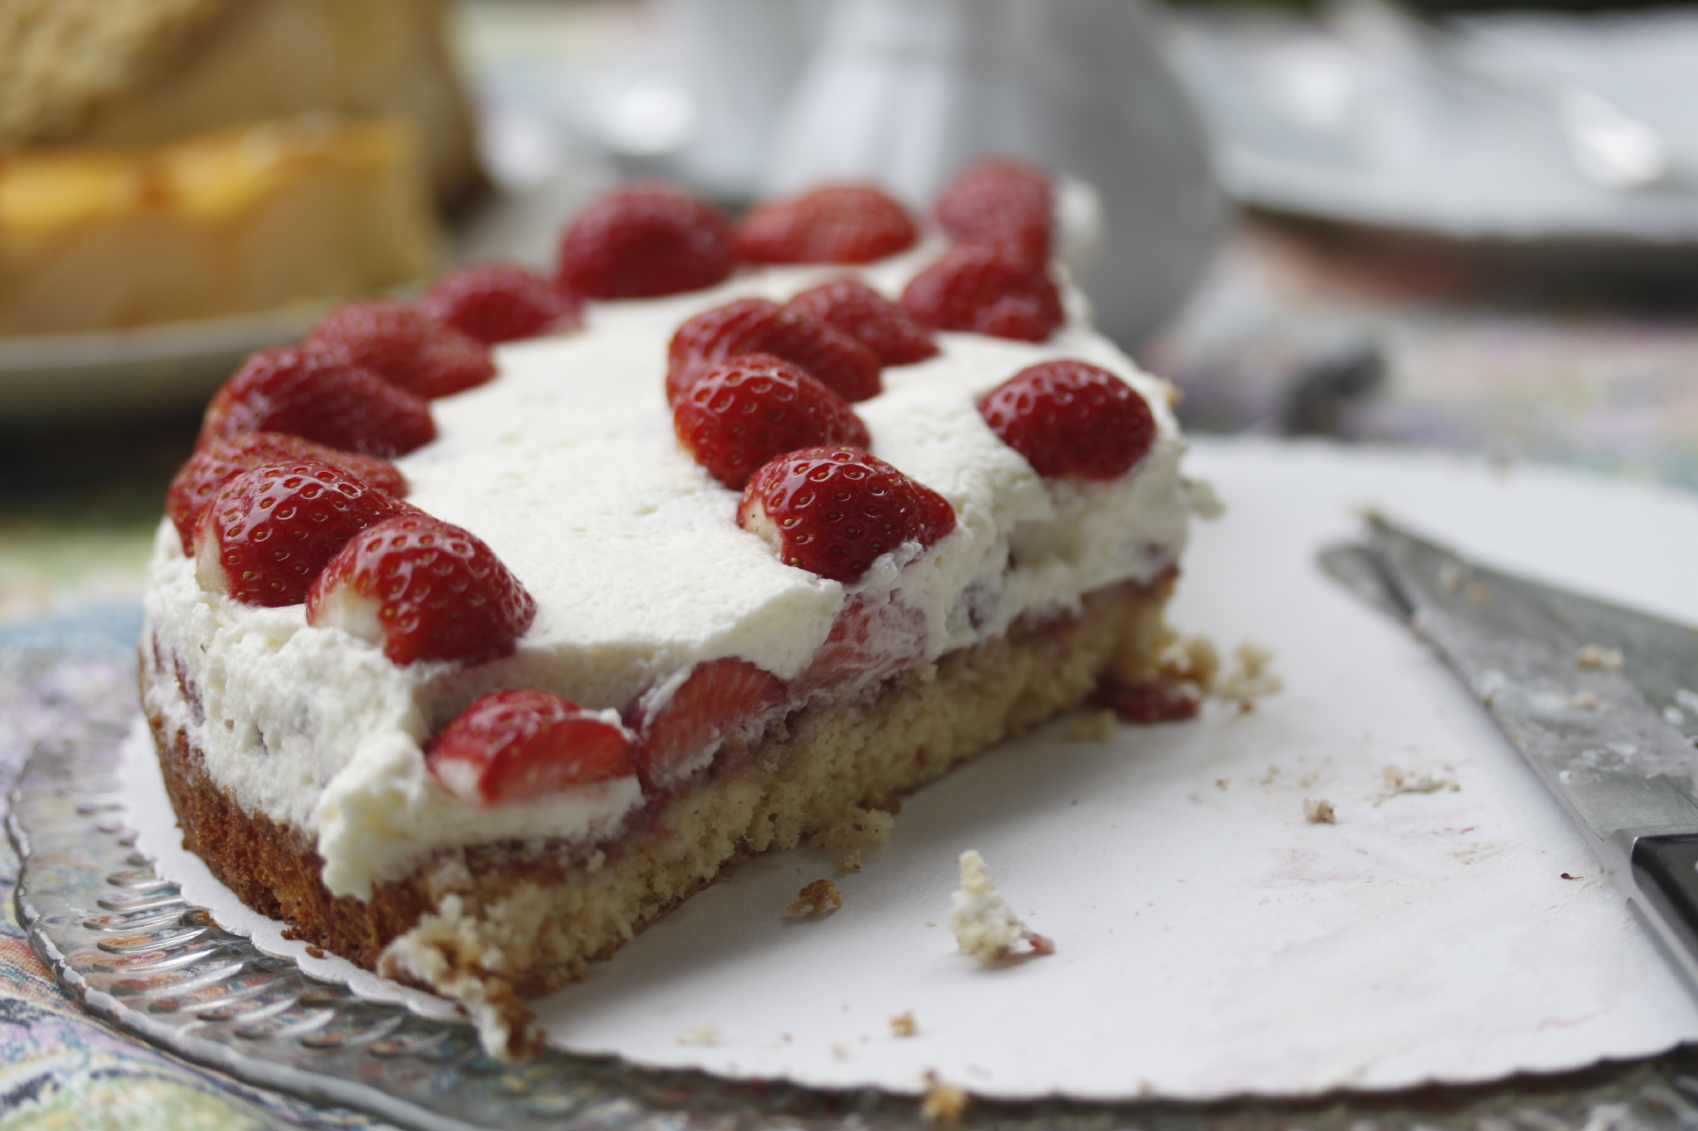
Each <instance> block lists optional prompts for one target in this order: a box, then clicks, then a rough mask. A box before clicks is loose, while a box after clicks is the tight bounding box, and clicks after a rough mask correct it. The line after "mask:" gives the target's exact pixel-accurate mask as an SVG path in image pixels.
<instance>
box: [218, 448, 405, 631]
mask: <svg viewBox="0 0 1698 1131" xmlns="http://www.w3.org/2000/svg"><path fill="white" fill-rule="evenodd" d="M406 505H407V504H405V503H401V502H397V501H396V500H395V499H392V498H390V497H389V496H388V495H386V494H384V493H383V492H382V491H376V490H373V489H372V488H371V487H368V486H367V485H366V484H364V483H362V482H361V481H360V480H358V479H356V478H354V477H353V476H352V475H350V474H348V472H346V471H344V470H343V469H342V468H340V467H337V466H335V465H334V464H329V463H319V462H317V461H315V460H297V461H294V462H291V463H283V464H271V465H267V466H264V467H257V468H254V469H253V470H251V471H244V472H242V473H241V474H240V475H237V476H236V477H235V478H233V479H231V480H230V481H229V482H228V483H226V484H225V485H224V486H223V488H222V489H220V490H219V492H218V493H217V494H216V495H214V496H213V497H212V499H211V500H210V501H209V502H208V503H207V505H206V509H205V510H204V511H203V512H202V513H201V517H200V521H199V523H198V524H197V525H196V527H195V554H194V557H195V577H196V579H197V580H198V581H199V582H200V585H201V588H202V589H205V590H206V591H207V592H210V593H223V594H225V595H226V596H229V597H232V598H234V599H236V600H238V601H241V602H242V603H243V604H247V605H264V606H267V607H276V606H278V605H295V604H299V603H300V602H301V601H303V600H305V599H306V596H307V590H308V588H309V587H310V586H311V585H312V583H313V580H314V579H315V578H317V577H318V575H319V572H320V571H321V570H322V569H323V568H324V566H325V564H326V563H327V562H329V561H330V560H331V559H332V558H333V557H335V556H336V554H337V553H338V552H339V551H340V550H341V549H342V548H343V546H344V545H346V544H347V542H348V541H349V539H351V538H353V537H354V536H355V535H357V534H359V533H360V531H362V530H365V529H366V528H367V527H370V526H371V525H373V524H374V523H377V522H381V521H382V520H383V519H385V518H388V517H389V516H390V515H393V514H395V513H396V511H397V510H399V509H401V508H404V507H406Z"/></svg>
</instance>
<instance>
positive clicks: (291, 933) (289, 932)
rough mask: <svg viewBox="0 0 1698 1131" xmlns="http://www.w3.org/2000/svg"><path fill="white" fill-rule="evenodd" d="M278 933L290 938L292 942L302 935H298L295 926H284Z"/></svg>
mask: <svg viewBox="0 0 1698 1131" xmlns="http://www.w3.org/2000/svg"><path fill="white" fill-rule="evenodd" d="M277 933H278V934H279V935H281V936H283V937H284V938H286V939H288V940H289V941H290V942H294V941H295V940H296V939H298V938H300V937H301V936H300V935H297V934H296V933H295V928H293V927H284V928H283V929H282V930H281V931H278V932H277Z"/></svg>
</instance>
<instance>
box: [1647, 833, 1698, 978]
mask: <svg viewBox="0 0 1698 1131" xmlns="http://www.w3.org/2000/svg"><path fill="white" fill-rule="evenodd" d="M1632 866H1633V880H1634V883H1635V885H1636V886H1637V887H1638V888H1639V894H1640V895H1641V897H1643V900H1644V902H1645V904H1646V908H1645V910H1646V911H1647V912H1649V913H1651V915H1653V916H1655V918H1656V919H1657V920H1658V921H1657V922H1656V923H1654V924H1653V926H1654V927H1655V928H1656V930H1655V932H1654V933H1656V934H1657V935H1659V936H1660V937H1661V941H1662V942H1663V943H1664V944H1665V945H1666V946H1667V947H1668V948H1669V950H1670V951H1671V952H1672V953H1671V955H1670V957H1672V958H1674V959H1675V961H1676V963H1677V964H1678V965H1679V967H1680V968H1681V969H1682V970H1683V971H1685V972H1686V975H1687V977H1688V978H1689V979H1691V980H1692V981H1693V982H1694V987H1695V988H1698V833H1670V834H1665V835H1662V836H1642V837H1639V838H1638V839H1637V840H1635V841H1634V842H1633V856H1632Z"/></svg>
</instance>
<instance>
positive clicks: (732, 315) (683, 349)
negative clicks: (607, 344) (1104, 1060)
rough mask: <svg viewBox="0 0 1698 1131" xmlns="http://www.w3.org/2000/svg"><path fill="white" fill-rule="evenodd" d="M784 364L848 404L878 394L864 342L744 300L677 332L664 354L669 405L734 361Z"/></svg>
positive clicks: (875, 367)
mask: <svg viewBox="0 0 1698 1131" xmlns="http://www.w3.org/2000/svg"><path fill="white" fill-rule="evenodd" d="M750 353H764V354H770V355H772V356H773V357H778V358H783V359H784V360H785V361H788V362H790V363H791V364H793V365H799V366H801V367H802V368H803V369H805V370H807V371H808V375H809V376H810V377H812V378H813V379H814V380H816V381H818V382H819V383H820V384H822V385H824V386H825V387H826V388H828V389H830V390H832V391H833V392H834V393H836V394H837V395H838V396H840V397H842V398H843V399H844V400H846V401H864V400H866V399H867V398H869V397H876V396H878V393H879V362H878V358H877V357H876V356H874V354H873V352H872V351H871V350H869V349H868V348H867V347H866V346H863V345H862V344H861V343H860V342H858V341H856V340H855V339H854V338H852V337H850V336H849V335H848V334H845V333H843V332H842V331H841V330H837V329H834V328H833V327H832V326H830V325H828V324H826V323H824V322H821V321H820V320H819V319H817V318H814V317H813V316H812V315H810V314H805V313H803V312H802V311H799V310H791V309H789V308H787V307H782V306H779V305H778V304H777V303H775V302H770V301H768V300H767V299H764V298H740V299H738V300H737V301H736V302H728V303H726V304H725V305H724V306H716V307H714V308H713V309H712V310H705V311H703V312H702V313H700V314H698V315H696V316H695V317H694V318H691V319H690V320H689V321H687V322H685V323H684V324H683V325H682V326H680V327H678V330H677V332H676V333H674V334H673V335H672V342H671V344H670V345H669V346H668V347H667V350H666V399H667V403H668V404H677V403H678V398H679V397H680V396H682V395H683V394H684V390H686V389H688V388H689V387H690V384H691V382H693V381H694V380H695V379H696V378H697V377H698V376H700V375H701V373H702V372H703V371H704V370H706V369H708V368H709V367H711V366H714V365H717V364H718V363H720V362H722V361H726V360H728V359H730V358H733V357H741V356H742V355H744V354H750Z"/></svg>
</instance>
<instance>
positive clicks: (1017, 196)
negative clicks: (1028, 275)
mask: <svg viewBox="0 0 1698 1131" xmlns="http://www.w3.org/2000/svg"><path fill="white" fill-rule="evenodd" d="M1054 212H1055V188H1054V185H1053V184H1052V183H1051V181H1050V178H1049V174H1048V173H1046V172H1044V171H1043V170H1042V169H1040V168H1038V167H1037V166H1035V165H1028V164H1026V163H1025V162H1024V161H1016V160H1014V159H1012V158H1008V157H985V158H981V159H980V160H978V161H975V162H973V163H972V164H971V165H969V166H967V167H966V168H965V169H963V170H962V171H961V172H960V173H958V174H957V175H956V177H955V179H954V180H953V181H950V182H949V184H948V185H946V186H944V190H943V192H941V193H940V194H938V198H937V219H938V223H939V224H941V225H942V226H943V230H944V231H946V232H948V233H949V234H950V235H951V236H953V237H954V238H955V239H957V240H970V241H973V242H975V243H997V244H1002V245H1003V246H1004V247H1006V248H1008V249H1010V250H1012V251H1014V252H1015V253H1016V254H1017V255H1018V256H1019V257H1020V258H1022V259H1023V260H1024V261H1025V262H1027V263H1028V264H1030V265H1032V266H1035V267H1040V268H1041V267H1042V265H1043V264H1044V263H1046V262H1047V261H1048V260H1049V252H1050V243H1051V229H1052V228H1053V226H1054V221H1053V219H1052V217H1053V216H1054Z"/></svg>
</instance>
